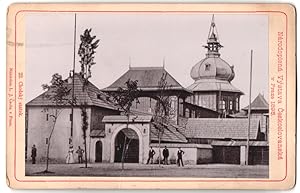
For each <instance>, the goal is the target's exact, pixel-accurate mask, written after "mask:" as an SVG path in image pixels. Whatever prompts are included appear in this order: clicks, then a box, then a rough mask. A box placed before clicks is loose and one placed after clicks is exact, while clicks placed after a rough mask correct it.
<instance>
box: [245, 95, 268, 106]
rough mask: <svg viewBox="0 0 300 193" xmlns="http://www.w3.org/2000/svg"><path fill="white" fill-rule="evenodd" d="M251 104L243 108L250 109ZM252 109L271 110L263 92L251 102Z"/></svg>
mask: <svg viewBox="0 0 300 193" xmlns="http://www.w3.org/2000/svg"><path fill="white" fill-rule="evenodd" d="M248 108H249V105H248V106H246V107H244V108H243V109H242V110H248ZM251 110H269V103H268V102H267V100H266V99H265V98H264V96H263V95H262V94H260V93H259V94H258V96H257V97H256V98H255V99H254V100H253V101H252V103H251Z"/></svg>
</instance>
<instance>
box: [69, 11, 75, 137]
mask: <svg viewBox="0 0 300 193" xmlns="http://www.w3.org/2000/svg"><path fill="white" fill-rule="evenodd" d="M73 44H74V47H73V79H72V104H71V107H72V108H71V137H70V139H71V140H72V138H73V123H74V121H73V120H74V115H73V114H74V95H75V94H74V87H75V58H76V54H75V52H76V13H75V18H74V42H73Z"/></svg>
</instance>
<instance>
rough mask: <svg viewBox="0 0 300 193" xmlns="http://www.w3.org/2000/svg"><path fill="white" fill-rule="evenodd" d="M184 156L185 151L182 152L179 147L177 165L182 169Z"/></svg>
mask: <svg viewBox="0 0 300 193" xmlns="http://www.w3.org/2000/svg"><path fill="white" fill-rule="evenodd" d="M183 154H184V151H182V150H181V148H180V147H179V148H178V151H177V164H178V167H180V163H181V165H182V167H183V166H184V165H183V161H182V156H183Z"/></svg>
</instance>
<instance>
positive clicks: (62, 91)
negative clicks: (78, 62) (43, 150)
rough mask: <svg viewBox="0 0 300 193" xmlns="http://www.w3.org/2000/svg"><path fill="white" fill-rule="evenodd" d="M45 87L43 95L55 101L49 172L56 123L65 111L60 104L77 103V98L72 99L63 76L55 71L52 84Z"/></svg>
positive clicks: (47, 157) (47, 158)
mask: <svg viewBox="0 0 300 193" xmlns="http://www.w3.org/2000/svg"><path fill="white" fill-rule="evenodd" d="M42 87H43V89H44V90H46V91H47V92H46V93H45V94H44V95H43V97H44V98H46V99H48V100H50V101H51V102H53V105H54V108H53V109H51V110H52V112H51V114H50V118H52V122H53V124H52V129H51V131H50V135H49V137H48V138H47V154H46V169H45V171H44V172H45V173H48V172H49V171H48V169H49V150H50V144H51V137H52V134H53V132H54V129H55V125H56V122H57V119H58V117H59V115H60V114H61V112H62V111H63V108H61V107H60V106H62V105H66V104H74V103H76V100H71V99H70V97H69V94H70V90H71V89H70V88H68V86H67V85H66V83H65V81H63V80H62V76H61V75H59V74H58V73H55V74H54V75H52V80H51V82H50V84H43V85H42Z"/></svg>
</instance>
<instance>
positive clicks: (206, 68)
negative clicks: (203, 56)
mask: <svg viewBox="0 0 300 193" xmlns="http://www.w3.org/2000/svg"><path fill="white" fill-rule="evenodd" d="M209 70H210V64H208V63H207V64H205V71H209Z"/></svg>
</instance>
